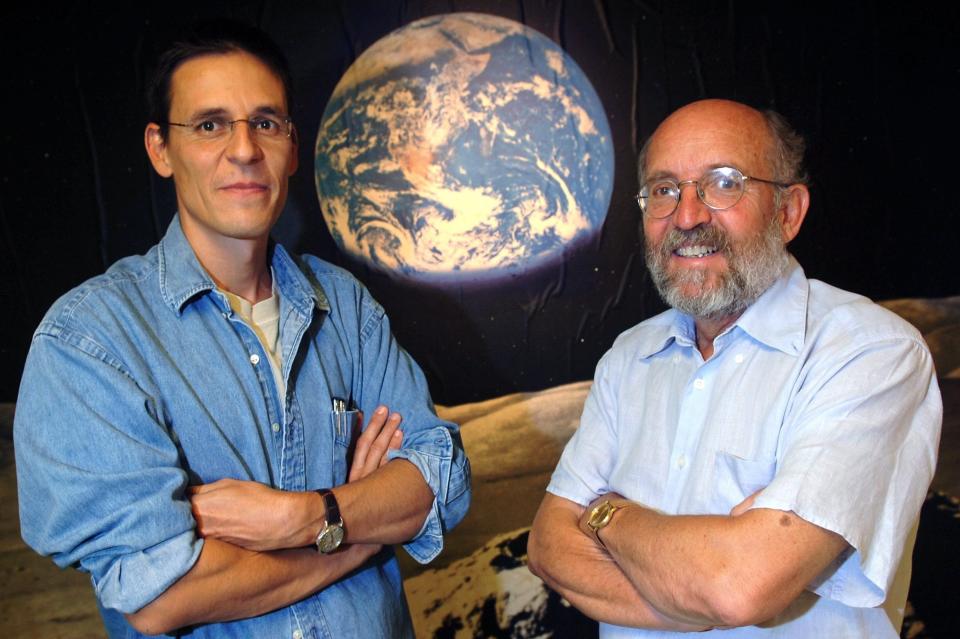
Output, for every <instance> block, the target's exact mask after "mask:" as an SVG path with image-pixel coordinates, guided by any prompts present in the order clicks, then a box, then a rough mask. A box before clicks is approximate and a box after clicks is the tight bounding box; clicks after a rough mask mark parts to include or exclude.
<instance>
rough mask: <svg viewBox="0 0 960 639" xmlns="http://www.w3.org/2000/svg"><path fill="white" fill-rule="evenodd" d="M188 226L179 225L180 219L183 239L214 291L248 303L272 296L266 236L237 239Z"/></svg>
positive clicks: (267, 239) (254, 302)
mask: <svg viewBox="0 0 960 639" xmlns="http://www.w3.org/2000/svg"><path fill="white" fill-rule="evenodd" d="M191 226H192V225H190V224H189V223H188V224H183V223H182V218H181V227H182V228H183V234H184V236H186V238H187V241H188V242H189V243H190V247H191V248H192V249H193V252H194V254H195V255H196V256H197V259H198V260H199V261H200V265H201V266H203V268H204V270H206V271H207V273H208V274H209V275H210V277H211V279H213V281H214V283H215V284H216V285H217V288H219V289H222V290H224V291H229V292H230V293H233V294H234V295H237V296H238V297H242V298H243V299H245V300H247V301H248V302H250V303H251V304H256V303H257V302H260V301H262V300H265V299H267V298H268V297H270V296H271V295H272V294H273V280H272V279H271V276H270V266H269V264H268V263H267V249H268V246H269V238H268V237H267V236H264V237H259V238H253V239H237V238H232V237H224V236H222V235H213V234H209V233H203V232H199V230H198V229H194V228H190V227H191Z"/></svg>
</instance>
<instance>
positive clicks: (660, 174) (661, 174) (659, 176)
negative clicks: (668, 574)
mask: <svg viewBox="0 0 960 639" xmlns="http://www.w3.org/2000/svg"><path fill="white" fill-rule="evenodd" d="M726 168H730V169H736V170H738V171H740V167H738V166H737V165H736V164H734V163H733V162H717V163H715V164H711V165H710V166H708V167H707V168H705V169H704V170H703V173H701V174H700V177H703V176H704V175H706V174H707V173H709V172H710V171H713V170H715V169H726ZM741 172H742V171H741ZM654 180H673V181H675V182H679V180H678V179H677V176H676V174H675V173H673V172H672V171H657V172H656V173H651V174H650V176H649V177H647V181H648V182H652V181H654Z"/></svg>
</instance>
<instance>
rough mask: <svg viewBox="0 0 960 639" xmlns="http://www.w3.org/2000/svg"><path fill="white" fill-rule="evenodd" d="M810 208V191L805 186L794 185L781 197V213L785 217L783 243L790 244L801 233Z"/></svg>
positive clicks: (783, 220)
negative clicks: (801, 227)
mask: <svg viewBox="0 0 960 639" xmlns="http://www.w3.org/2000/svg"><path fill="white" fill-rule="evenodd" d="M809 207H810V190H809V189H808V188H807V187H806V185H805V184H792V185H790V186H789V187H788V188H787V189H786V190H784V191H783V193H782V195H781V196H780V213H781V214H782V215H783V218H782V220H781V222H780V223H781V224H782V225H783V243H784V244H787V243H789V242H790V241H791V240H792V239H793V238H795V237H796V236H797V233H799V232H800V226H801V225H802V224H803V220H804V219H805V218H806V217H807V209H808V208H809Z"/></svg>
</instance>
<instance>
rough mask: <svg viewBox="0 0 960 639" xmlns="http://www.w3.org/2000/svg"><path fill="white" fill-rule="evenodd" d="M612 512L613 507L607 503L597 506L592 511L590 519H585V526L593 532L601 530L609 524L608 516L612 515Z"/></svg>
mask: <svg viewBox="0 0 960 639" xmlns="http://www.w3.org/2000/svg"><path fill="white" fill-rule="evenodd" d="M612 510H613V505H612V504H611V503H610V502H609V501H605V502H603V503H602V504H599V505H598V506H597V507H596V508H594V509H593V512H591V513H590V518H589V519H587V525H588V526H590V527H591V528H593V529H594V530H596V529H597V528H603V527H604V526H606V525H607V524H608V523H610V515H612V514H613V513H612Z"/></svg>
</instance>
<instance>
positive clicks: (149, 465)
mask: <svg viewBox="0 0 960 639" xmlns="http://www.w3.org/2000/svg"><path fill="white" fill-rule="evenodd" d="M14 438H15V453H16V465H17V484H18V491H19V500H20V519H21V533H22V535H23V538H24V540H25V541H26V542H27V543H28V544H29V545H30V546H32V547H33V548H34V549H35V550H36V551H37V552H39V553H41V554H43V555H50V556H52V557H53V559H54V561H55V562H56V563H57V564H58V565H59V566H61V567H66V566H76V567H79V568H80V569H81V570H84V571H87V572H89V573H90V574H91V576H92V579H93V583H94V586H95V588H96V592H97V596H98V598H99V600H100V602H101V605H102V606H103V607H104V608H110V609H116V610H119V611H121V612H124V613H130V612H135V611H136V610H139V609H140V608H142V607H143V606H144V605H146V604H147V603H149V602H151V601H152V600H153V599H155V598H156V597H157V596H159V595H160V594H161V593H163V592H164V591H165V590H166V589H167V588H168V587H169V586H170V585H171V584H173V583H174V582H175V581H176V580H177V579H179V578H180V577H181V576H182V575H183V574H184V573H186V572H187V571H188V570H189V569H190V567H191V566H192V565H193V563H194V562H195V561H196V559H197V557H198V556H199V554H200V550H201V547H202V541H201V540H199V539H198V538H197V537H196V535H195V534H194V527H195V524H194V520H193V517H192V515H191V512H190V505H189V503H188V502H187V501H186V500H184V499H183V492H184V487H185V485H186V482H187V476H186V474H185V472H184V471H183V469H182V468H181V467H180V464H179V455H178V451H177V447H176V445H175V444H174V442H173V441H172V439H171V435H170V433H169V431H168V430H167V428H166V427H165V426H164V425H163V424H162V423H160V421H158V419H157V416H156V407H155V404H154V402H153V400H152V398H151V397H150V395H148V394H147V393H145V392H144V390H143V389H142V388H140V387H139V386H138V385H137V383H135V382H134V380H133V379H132V378H131V377H130V376H129V375H128V374H127V373H126V372H125V371H124V369H123V366H122V365H121V363H120V362H119V361H118V360H117V359H116V358H115V357H113V356H112V355H111V354H109V353H108V352H107V351H106V350H105V349H103V348H102V347H101V346H100V345H99V344H97V343H96V342H95V341H94V340H92V339H90V338H88V337H85V336H81V335H78V334H76V333H71V332H70V331H68V330H66V329H62V328H59V327H56V326H47V327H46V328H45V327H44V326H41V329H40V330H39V331H38V333H37V335H36V336H35V338H34V342H33V344H32V347H31V350H30V353H29V355H28V357H27V363H26V367H25V370H24V374H23V378H22V380H21V386H20V396H19V399H18V402H17V406H16V415H15V422H14Z"/></svg>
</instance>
